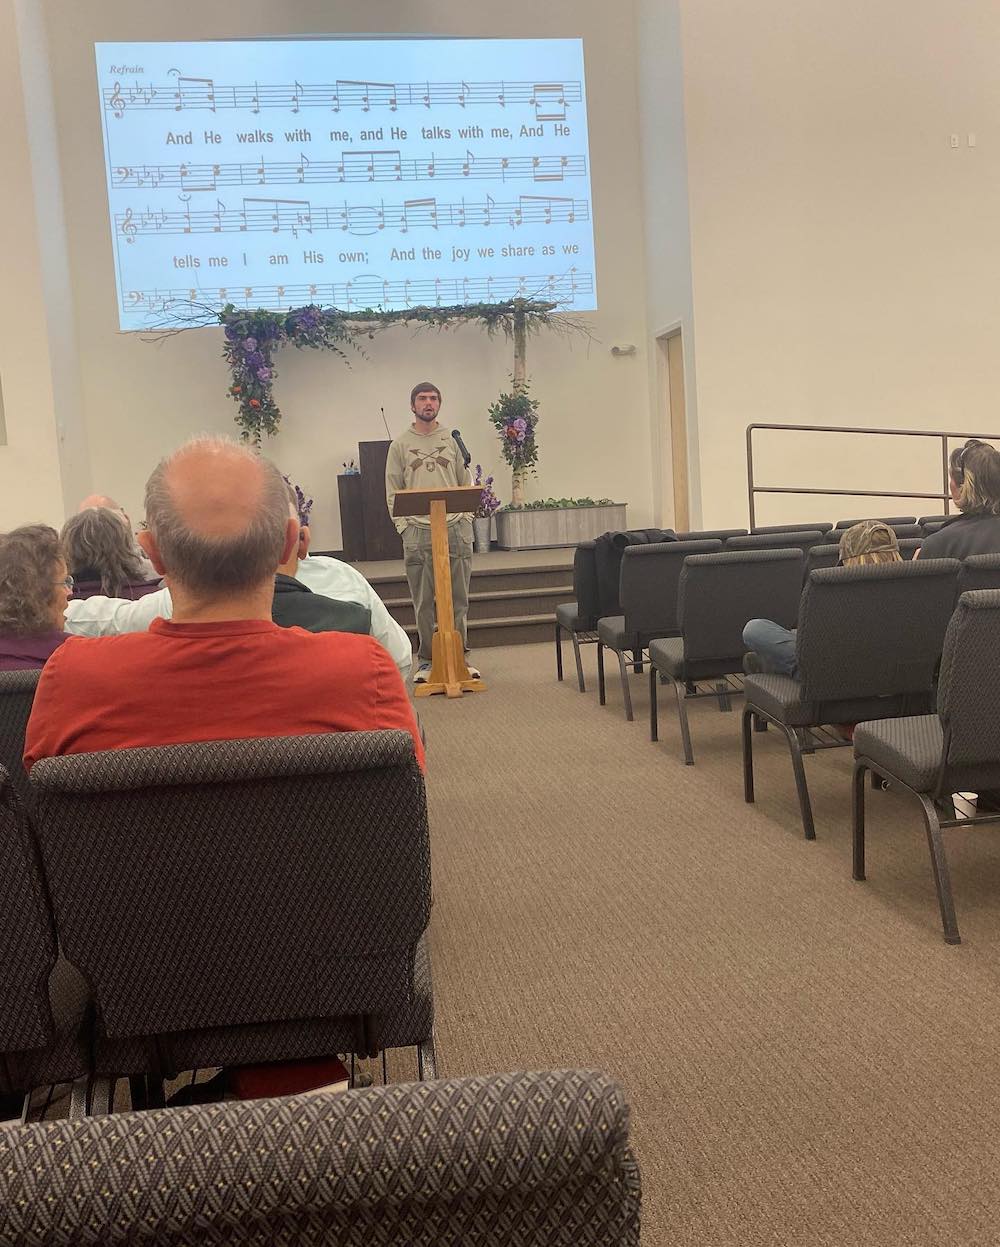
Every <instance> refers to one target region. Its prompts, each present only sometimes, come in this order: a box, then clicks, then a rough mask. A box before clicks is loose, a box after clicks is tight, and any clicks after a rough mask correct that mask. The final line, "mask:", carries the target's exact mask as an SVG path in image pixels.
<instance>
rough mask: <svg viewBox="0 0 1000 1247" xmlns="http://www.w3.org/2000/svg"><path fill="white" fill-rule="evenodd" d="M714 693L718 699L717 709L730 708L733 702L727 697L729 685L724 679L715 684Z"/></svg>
mask: <svg viewBox="0 0 1000 1247" xmlns="http://www.w3.org/2000/svg"><path fill="white" fill-rule="evenodd" d="M715 695H716V697H718V699H719V710H720V711H728V710H732V708H733V703H732V702H731V701H730V699H729V685H728V684H727V683H726V681H725V680H720V681H719V682H718V684H716V686H715Z"/></svg>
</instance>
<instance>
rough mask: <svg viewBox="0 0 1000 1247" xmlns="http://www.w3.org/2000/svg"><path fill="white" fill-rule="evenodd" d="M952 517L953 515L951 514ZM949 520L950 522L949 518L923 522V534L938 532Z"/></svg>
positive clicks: (926, 535) (927, 535)
mask: <svg viewBox="0 0 1000 1247" xmlns="http://www.w3.org/2000/svg"><path fill="white" fill-rule="evenodd" d="M952 519H954V516H952ZM950 522H951V521H950V520H940V521H938V522H936V523H935V522H934V521H931V522H930V523H928V524H925V525H924V536H925V537H929V536H930V535H931V533H936V532H938V531H939V530H940V529H942V528H944V526H945V524H948V523H950Z"/></svg>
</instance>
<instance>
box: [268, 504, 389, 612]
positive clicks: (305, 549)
mask: <svg viewBox="0 0 1000 1247" xmlns="http://www.w3.org/2000/svg"><path fill="white" fill-rule="evenodd" d="M286 487H287V489H288V500H289V509H290V511H291V513H292V515H293V516H295V518H296V519H297V520H298V521H299V540H298V544H297V545H296V546H294V547H293V548H292V552H291V554H290V555H289V557H288V561H287V562H286V563H282V565H281V566H280V567H279V568H278V570H277V572H276V573H275V577H274V601H273V603H272V604H271V618H272V619H273V620H274V622H275V623H276V624H277V625H278V626H279V627H280V628H305V630H306V631H307V632H357V633H360V634H361V635H365V634H366V633H369V632H371V626H372V613H371V611H370V610H369V609H368V607H367V606H362V605H361V603H360V602H342V601H338V600H337V599H335V598H329V597H326V596H325V595H324V594H321V593H313V591H312V590H311V589H310V588H309V586H308V585H304V584H303V583H302V581H301V580H297V579H296V573H297V572H298V569H299V560H300V559H304V558H305V557H306V555H307V554H308V553H309V525H308V524H304V523H303V522H302V520H303V517H302V515H301V514H300V513H299V507H298V499H297V498H296V496H295V492H294V490H293V489H292V487H291V486H290V485H288V484H287V482H286Z"/></svg>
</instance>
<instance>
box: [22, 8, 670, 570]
mask: <svg viewBox="0 0 1000 1247" xmlns="http://www.w3.org/2000/svg"><path fill="white" fill-rule="evenodd" d="M43 7H44V12H45V15H46V24H47V29H48V38H49V43H50V55H51V69H52V79H53V83H54V93H55V114H56V119H57V122H58V129H59V144H60V168H61V172H62V178H63V185H64V189H65V196H66V204H67V213H66V216H67V233H68V240H69V267H70V272H71V275H72V286H73V310H74V313H75V321H76V330H77V334H78V340H79V348H80V374H79V375H80V388H81V393H82V405H83V411H84V413H85V422H86V432H87V436H88V439H89V449H90V460H91V464H92V476H93V483H94V486H95V487H96V488H100V489H102V490H105V491H108V492H111V493H113V494H114V495H115V496H120V497H121V499H122V500H123V501H124V502H125V503H126V505H127V506H128V507H129V508H130V509H132V511H133V513H137V512H139V511H140V500H141V485H142V482H143V480H144V478H145V475H146V473H147V472H148V470H149V468H150V466H151V465H152V463H153V462H154V461H155V460H156V458H157V457H158V456H159V455H161V454H163V453H164V452H165V451H167V450H169V449H170V448H171V447H173V446H174V445H176V444H177V442H178V441H180V440H181V439H182V438H184V437H185V436H186V435H188V434H190V433H193V432H196V431H198V430H201V429H205V428H209V429H213V430H223V431H228V430H231V429H232V428H234V426H233V425H232V416H233V412H234V410H235V409H234V407H233V404H232V402H231V400H230V399H229V398H228V397H227V395H226V383H227V373H226V369H225V365H224V364H223V361H222V360H221V359H220V357H219V353H220V349H221V335H220V333H219V331H217V330H214V329H209V330H198V331H194V332H188V333H185V334H183V335H181V336H180V337H177V338H174V339H172V340H169V341H166V342H162V343H160V344H158V345H151V344H149V343H148V342H142V341H140V340H139V338H138V336H137V335H134V334H128V335H125V334H119V333H118V332H117V322H116V318H115V317H116V313H115V291H114V278H113V270H112V252H111V243H110V239H109V233H108V221H107V201H106V195H105V188H104V175H103V154H102V146H101V130H100V119H99V113H98V108H97V90H96V84H95V71H94V57H93V44H94V42H95V41H100V40H112V39H119V40H128V39H171V38H185V39H199V38H219V37H227V36H232V35H234V34H241V35H248V36H263V35H269V34H275V35H278V34H296V33H309V34H312V33H323V32H331V33H332V32H347V31H354V32H368V31H371V30H372V22H373V16H372V15H373V14H377V15H378V30H379V31H385V32H393V31H398V32H402V33H406V32H413V31H418V32H421V33H428V34H434V33H440V34H454V35H496V36H516V35H519V34H522V35H523V34H525V33H530V34H531V35H537V36H560V35H578V36H582V37H583V39H584V47H585V53H586V60H587V89H588V95H589V123H590V149H591V157H592V166H593V192H594V218H595V222H596V225H595V228H596V236H597V252H598V273H597V276H598V287H599V301H600V310H599V311H598V312H596V313H588V314H587V315H586V318H585V319H586V321H587V324H588V325H589V327H590V329H591V331H592V333H593V335H594V337H595V339H597V341H595V342H593V343H591V345H590V346H589V349H588V347H587V344H586V343H585V342H582V341H577V342H575V343H573V344H569V343H567V342H565V341H563V340H561V339H559V338H558V337H554V336H551V335H549V336H547V337H545V338H542V339H533V340H532V342H531V344H530V356H529V371H530V373H531V375H532V376H533V379H534V385H533V392H534V394H535V396H536V397H537V398H538V399H540V400H541V403H542V407H541V412H540V415H541V421H542V423H541V424H540V427H539V443H540V446H541V467H540V473H539V479H538V482H537V484H534V485H533V486H531V487H530V488H529V497H531V496H546V495H549V494H551V495H556V496H561V495H569V494H573V495H582V494H591V495H593V496H599V495H607V496H610V497H612V498H614V499H615V500H617V501H627V502H628V503H630V504H631V505H630V510H629V520H630V522H632V523H648V522H649V521H650V520H651V517H652V492H651V480H650V470H649V463H650V425H649V407H648V380H647V373H646V363H647V361H646V357H645V353H644V351H641V352H640V354H639V355H638V356H637V357H633V358H620V359H616V358H613V357H612V356H611V355H610V347H611V346H612V345H613V344H614V343H616V342H635V343H639V344H642V343H643V342H644V339H645V306H644V285H643V283H644V268H643V238H642V209H641V201H640V200H641V196H640V156H639V135H638V117H637V100H636V88H635V82H636V67H635V56H636V51H635V27H634V23H633V21H632V8H631V4H627V5H625V6H618V7H617V8H616V9H614V10H610V9H608V7H607V6H606V5H604V4H603V3H600V2H599V0H586V2H585V3H581V2H579V0H577V2H574V0H556V2H553V3H550V4H546V5H544V6H541V5H538V4H537V3H534V2H532V0H509V2H508V3H507V4H505V5H503V6H500V7H495V6H489V7H484V6H476V5H469V4H466V3H462V2H460V0H442V2H439V3H434V4H430V3H425V4H413V3H404V2H403V0H383V2H382V3H380V4H379V5H377V6H373V5H372V4H370V3H368V2H367V0H345V2H343V3H339V4H337V5H336V6H335V9H334V7H333V6H330V5H329V4H327V3H320V2H319V0H308V2H307V0H302V2H301V3H294V4H291V3H290V4H285V5H281V6H275V5H274V4H271V3H265V2H264V0H245V2H244V3H242V4H240V5H239V6H238V7H237V8H235V9H234V8H232V7H231V6H228V7H226V6H221V5H216V6H212V5H206V4H204V3H203V2H195V0H180V2H179V3H175V4H173V5H170V6H166V5H165V6H162V7H159V6H152V5H136V4H134V3H133V2H132V0H94V2H92V3H88V4H86V5H74V6H67V5H66V4H65V3H63V2H62V0H44V5H43ZM334 12H335V18H336V20H335V21H334V20H333V19H332V16H331V15H332V14H334ZM237 19H238V30H237V29H235V28H234V25H233V22H234V21H235V20H237ZM365 345H366V351H367V354H368V358H367V359H363V358H358V359H357V361H356V362H355V364H354V366H353V368H351V369H347V368H345V367H344V366H343V365H341V364H339V363H337V362H336V361H335V360H334V359H333V358H331V357H323V356H317V355H313V354H312V353H309V352H301V353H300V352H292V351H289V352H288V353H287V354H286V355H283V356H280V357H279V360H278V368H279V370H280V374H281V375H280V379H279V381H278V383H277V388H276V395H277V398H278V402H279V404H280V405H281V407H282V410H283V412H284V416H285V422H284V425H283V429H282V432H281V434H280V436H279V438H278V439H277V441H276V443H274V444H273V446H272V447H271V449H270V452H269V453H272V454H273V456H274V457H275V459H276V460H277V461H278V462H279V463H280V464H281V466H282V467H283V468H284V469H285V470H286V471H288V472H290V473H291V474H292V476H293V477H295V478H296V479H297V480H299V481H300V482H301V483H302V485H303V487H304V488H305V489H306V490H307V491H308V492H309V493H311V494H312V495H313V496H314V497H315V498H316V500H317V511H316V519H315V534H314V536H315V538H316V540H317V542H318V544H319V545H320V546H325V547H337V546H339V543H340V520H339V513H338V510H337V502H336V496H337V495H336V474H337V471H338V469H339V467H340V465H341V463H342V462H343V460H344V459H345V458H348V457H351V456H356V453H357V442H358V440H359V438H377V437H379V436H380V435H382V432H383V429H382V423H381V418H380V416H379V412H378V409H379V407H380V406H384V407H385V409H386V414H387V416H388V417H389V420H390V424H391V426H392V429H393V431H394V432H396V431H398V430H399V429H401V428H402V427H403V425H404V424H405V422H406V420H407V418H408V414H409V413H408V408H407V402H406V399H407V396H408V394H409V390H410V386H411V385H412V383H413V382H414V381H415V380H418V379H421V378H423V377H425V376H429V377H431V378H433V379H434V380H436V381H437V382H438V384H439V385H440V386H441V388H442V389H443V391H444V393H445V408H444V412H445V415H446V417H447V418H448V419H449V421H450V422H452V423H453V424H455V425H457V426H459V427H461V428H462V431H463V433H464V435H465V440H466V442H467V443H468V445H469V448H470V450H472V452H473V455H474V457H475V459H476V460H481V461H482V462H483V463H484V464H486V465H487V466H488V467H491V468H497V469H499V468H500V467H501V463H500V459H499V454H498V451H497V449H496V439H495V435H494V434H493V432H492V427H491V426H490V425H489V424H488V422H487V420H486V416H485V410H486V407H487V406H488V404H489V402H490V401H491V400H492V398H494V397H495V396H496V394H497V393H498V392H499V391H500V389H501V388H502V387H504V385H505V383H506V382H507V381H508V379H509V372H510V369H511V361H510V349H509V347H508V346H507V344H505V343H504V342H503V341H498V342H489V341H488V340H487V339H486V338H485V337H484V335H482V334H480V333H479V332H477V331H476V330H463V331H461V332H459V333H443V334H425V335H421V336H417V337H414V336H412V335H411V333H410V332H409V331H407V330H398V331H395V332H392V333H387V334H385V335H384V336H382V337H380V338H378V339H377V340H375V341H374V342H371V343H366V344H365ZM508 489H509V487H508ZM503 492H504V493H507V491H506V490H505V491H503Z"/></svg>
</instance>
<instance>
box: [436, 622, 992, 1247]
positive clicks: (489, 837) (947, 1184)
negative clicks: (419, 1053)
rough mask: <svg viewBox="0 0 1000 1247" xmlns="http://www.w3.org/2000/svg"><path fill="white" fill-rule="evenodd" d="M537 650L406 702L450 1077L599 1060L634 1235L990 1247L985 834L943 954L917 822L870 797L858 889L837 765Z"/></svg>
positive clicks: (844, 778) (639, 684) (846, 753)
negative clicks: (426, 810)
mask: <svg viewBox="0 0 1000 1247" xmlns="http://www.w3.org/2000/svg"><path fill="white" fill-rule="evenodd" d="M585 655H586V668H585V669H586V673H587V679H588V691H587V693H586V694H584V695H581V694H580V693H578V692H577V691H576V684H575V680H574V679H573V677H572V674H571V669H572V653H571V651H570V650H569V649H567V659H568V664H567V676H568V678H567V680H566V682H565V683H562V684H559V683H557V682H556V679H555V669H554V661H553V656H552V651H551V647H550V646H518V647H511V648H507V649H490V650H483V651H481V652H480V653H479V654H478V655H477V658H478V659H479V660H480V665H481V666H482V668H483V676H484V679H485V680H486V681H487V682H488V684H489V691H488V692H486V693H484V694H482V695H476V696H466V697H465V698H464V699H463V700H461V701H455V702H447V701H445V700H444V699H443V698H429V699H427V700H425V701H422V702H420V703H419V708H420V713H421V716H422V718H423V721H424V724H425V727H426V730H427V737H428V789H429V799H430V807H431V834H432V845H433V873H434V913H433V918H432V926H431V933H432V951H433V964H434V980H435V998H436V1008H437V1051H438V1065H439V1073H441V1074H444V1075H457V1074H465V1073H473V1072H487V1071H494V1070H505V1069H531V1068H536V1069H537V1068H541V1067H546V1066H552V1067H555V1066H583V1067H596V1068H601V1069H604V1070H607V1071H608V1072H609V1073H611V1074H612V1075H614V1076H615V1077H616V1078H617V1079H619V1080H620V1081H621V1083H622V1084H623V1085H624V1087H625V1090H626V1092H627V1095H628V1098H629V1101H630V1103H631V1108H632V1138H633V1141H634V1145H635V1148H636V1150H637V1153H638V1156H639V1160H640V1164H641V1166H642V1174H643V1243H644V1244H645V1245H646V1247H654V1245H658V1244H663V1245H664V1247H665V1245H666V1244H670V1245H671V1247H682V1245H687V1244H699V1245H705V1244H711V1245H712V1247H723V1245H727V1244H734V1245H735V1244H740V1245H741V1247H747V1245H748V1244H754V1245H756V1244H768V1245H770V1244H775V1245H777V1244H795V1245H797V1247H799V1245H802V1247H812V1245H814V1244H815V1245H817V1247H818V1245H820V1244H837V1245H838V1247H841V1245H843V1244H856V1243H857V1244H860V1243H864V1244H886V1245H887V1247H888V1245H890V1244H891V1245H892V1247H908V1245H910V1244H913V1245H917V1244H919V1245H920V1247H923V1245H925V1244H946V1243H947V1244H950V1245H952V1247H954V1245H956V1244H962V1245H964V1244H968V1245H969V1247H971V1245H972V1244H977V1245H978V1244H986V1243H992V1242H997V1241H998V1236H1000V1230H998V1229H997V1227H998V1225H1000V1189H998V1186H997V1183H996V1180H995V1174H996V1171H997V1169H998V1167H1000V1076H998V1070H997V1052H998V1043H1000V1024H998V1016H997V988H998V979H1000V838H998V836H997V835H996V834H995V833H994V832H991V830H990V829H989V828H982V829H980V830H971V829H970V830H964V829H956V830H954V831H950V832H947V833H946V845H947V848H948V852H949V859H950V864H951V869H952V883H953V887H954V891H955V897H956V904H957V909H958V919H959V924H960V927H961V930H962V936H963V943H962V944H961V945H960V946H956V947H949V946H947V945H945V944H944V942H943V940H942V938H941V931H940V925H939V921H938V910H937V904H936V899H935V894H934V887H933V881H932V877H931V871H930V862H929V857H928V853H927V848H926V841H925V838H924V834H923V830H922V821H921V818H920V813H919V810H918V808H917V806H916V804H915V803H914V802H912V801H907V800H906V799H905V798H904V797H903V796H901V795H897V794H894V793H881V792H879V793H869V809H870V814H869V836H868V839H869V847H868V876H869V877H868V882H866V883H855V882H853V881H852V879H851V848H850V804H849V802H850V765H851V751H850V750H849V749H838V750H831V751H827V752H824V753H820V754H817V755H815V756H813V757H808V758H807V759H806V770H807V775H808V779H809V784H810V789H811V792H812V796H813V803H814V812H815V816H816V829H817V837H818V838H817V840H816V841H815V842H807V841H805V840H804V839H803V837H802V832H801V826H800V822H799V815H798V806H797V803H796V800H795V790H794V784H793V781H792V774H791V767H790V763H789V758H788V753H787V749H786V748H785V745H784V742H783V740H782V739H781V737H780V736H779V735H778V734H776V733H775V732H774V731H771V732H768V733H766V734H760V735H757V736H755V747H756V760H757V766H756V777H757V804H756V805H752V806H750V805H746V804H745V803H744V801H743V795H742V780H741V769H740V751H739V710H740V708H741V705H742V701H741V700H740V699H736V700H734V703H733V707H734V711H733V713H728V714H727V713H720V711H719V709H718V706H717V703H715V702H714V701H712V700H708V699H706V700H703V701H698V702H694V703H692V705H691V716H690V717H691V730H692V736H693V741H694V750H695V762H696V765H695V766H693V767H685V766H684V765H683V762H682V760H681V754H680V738H679V733H678V730H677V723H676V713H675V710H674V706H673V701H672V695H671V694H670V691H669V690H668V689H663V690H661V696H660V741H659V743H658V744H651V743H650V741H649V737H648V723H647V718H646V715H647V712H648V694H647V681H646V677H645V676H640V675H633V676H632V677H631V680H632V691H633V698H634V701H635V711H636V721H635V722H634V723H631V724H629V723H626V722H625V720H624V716H623V714H622V708H621V706H622V703H621V692H620V689H619V687H618V675H617V670H613V671H609V680H608V688H609V695H608V705H607V706H606V707H604V708H601V707H600V706H598V704H597V695H596V674H595V666H594V648H593V647H588V648H587V650H585Z"/></svg>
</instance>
